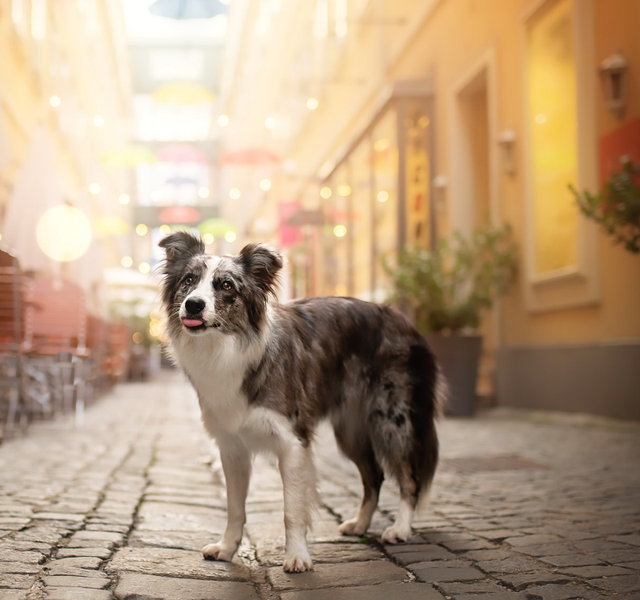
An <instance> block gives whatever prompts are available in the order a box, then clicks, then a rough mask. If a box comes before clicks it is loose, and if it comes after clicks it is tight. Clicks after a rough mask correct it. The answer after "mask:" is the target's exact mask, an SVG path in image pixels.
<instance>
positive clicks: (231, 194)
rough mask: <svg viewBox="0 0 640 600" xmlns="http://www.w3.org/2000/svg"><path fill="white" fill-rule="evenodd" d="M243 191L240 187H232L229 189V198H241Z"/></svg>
mask: <svg viewBox="0 0 640 600" xmlns="http://www.w3.org/2000/svg"><path fill="white" fill-rule="evenodd" d="M240 195H241V192H240V190H239V189H238V188H231V189H230V190H229V198H231V199H232V200H237V199H238V198H240Z"/></svg>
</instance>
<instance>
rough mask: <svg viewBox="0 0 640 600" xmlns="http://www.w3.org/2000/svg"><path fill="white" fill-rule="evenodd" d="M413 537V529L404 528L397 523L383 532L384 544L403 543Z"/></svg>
mask: <svg viewBox="0 0 640 600" xmlns="http://www.w3.org/2000/svg"><path fill="white" fill-rule="evenodd" d="M410 537H411V529H410V528H407V529H404V528H402V527H398V526H397V525H392V526H391V527H387V528H386V529H385V530H384V533H383V534H382V542H383V543H384V544H401V543H402V542H406V541H407V540H408V539H409V538H410Z"/></svg>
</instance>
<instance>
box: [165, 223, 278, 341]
mask: <svg viewBox="0 0 640 600" xmlns="http://www.w3.org/2000/svg"><path fill="white" fill-rule="evenodd" d="M160 247H161V248H164V249H165V251H166V260H165V262H164V267H163V271H162V272H163V274H164V280H163V283H162V301H163V304H164V308H165V311H166V313H167V317H168V327H169V335H179V334H180V333H181V332H186V333H188V334H190V335H194V336H199V335H204V334H207V333H209V334H212V333H213V334H219V333H227V334H245V335H247V334H251V333H259V331H260V328H261V327H262V325H263V323H264V319H265V315H266V309H267V302H268V300H269V296H275V293H276V289H277V286H278V282H279V279H278V278H279V271H280V269H281V268H282V257H281V256H280V255H279V254H278V253H277V252H276V251H275V250H272V249H271V248H269V247H268V246H266V245H264V244H249V245H247V246H245V247H244V248H243V249H242V250H241V251H240V253H239V254H237V255H235V256H212V255H210V254H206V253H205V248H204V244H203V243H202V240H201V239H200V237H197V236H195V235H192V234H190V233H187V232H184V231H179V232H176V233H172V234H170V235H168V236H166V237H165V238H163V239H162V240H161V241H160Z"/></svg>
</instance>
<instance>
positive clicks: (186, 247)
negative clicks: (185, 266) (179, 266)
mask: <svg viewBox="0 0 640 600" xmlns="http://www.w3.org/2000/svg"><path fill="white" fill-rule="evenodd" d="M158 246H160V248H164V249H165V251H166V253H167V264H168V265H170V264H171V263H173V262H175V261H176V260H180V259H189V258H192V257H194V256H198V255H199V254H204V244H203V243H202V240H201V239H200V237H199V236H195V235H193V234H191V233H188V232H187V231H176V232H175V233H171V234H169V235H168V236H166V237H163V238H162V239H161V240H160V243H159V244H158Z"/></svg>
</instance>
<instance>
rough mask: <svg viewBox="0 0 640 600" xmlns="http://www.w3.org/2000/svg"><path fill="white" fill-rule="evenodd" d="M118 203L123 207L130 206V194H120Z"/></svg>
mask: <svg viewBox="0 0 640 600" xmlns="http://www.w3.org/2000/svg"><path fill="white" fill-rule="evenodd" d="M118 202H120V204H122V205H125V204H129V202H131V196H129V194H120V196H118Z"/></svg>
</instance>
